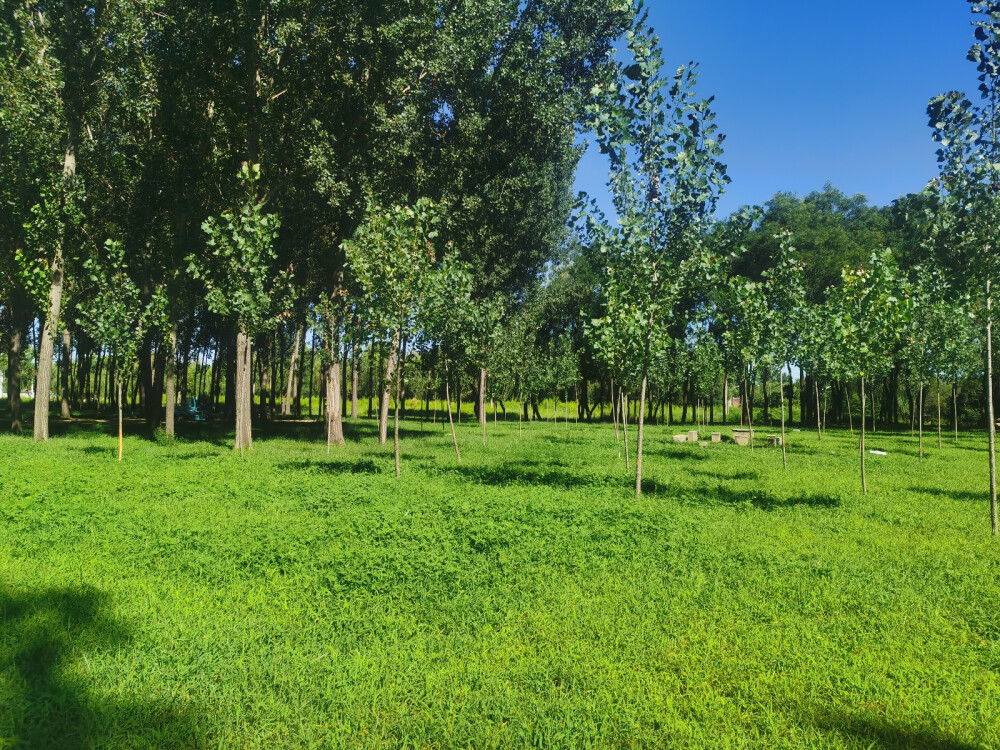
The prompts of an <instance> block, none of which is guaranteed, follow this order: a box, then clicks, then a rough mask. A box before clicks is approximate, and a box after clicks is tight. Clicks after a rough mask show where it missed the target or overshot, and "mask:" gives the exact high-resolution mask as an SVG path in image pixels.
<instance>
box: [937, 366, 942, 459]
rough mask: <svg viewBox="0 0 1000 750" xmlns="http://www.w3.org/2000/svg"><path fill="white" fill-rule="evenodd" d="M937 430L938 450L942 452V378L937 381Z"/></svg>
mask: <svg viewBox="0 0 1000 750" xmlns="http://www.w3.org/2000/svg"><path fill="white" fill-rule="evenodd" d="M937 411H938V418H937V430H938V450H941V376H940V375H939V376H938V379H937Z"/></svg>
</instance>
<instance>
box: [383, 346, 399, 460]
mask: <svg viewBox="0 0 1000 750" xmlns="http://www.w3.org/2000/svg"><path fill="white" fill-rule="evenodd" d="M399 345H400V338H399V331H396V332H395V333H393V334H392V346H391V347H390V349H389V354H388V356H387V357H386V362H385V374H384V380H383V381H382V402H381V403H380V404H379V416H378V442H379V445H385V444H386V442H387V441H388V440H389V397H390V396H391V395H392V394H391V392H390V390H389V389H390V386H391V384H392V382H393V378H394V377H396V353H397V352H398V351H399Z"/></svg>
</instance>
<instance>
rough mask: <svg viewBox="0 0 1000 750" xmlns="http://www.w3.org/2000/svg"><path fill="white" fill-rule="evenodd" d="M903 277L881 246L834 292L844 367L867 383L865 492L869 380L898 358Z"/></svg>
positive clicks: (834, 325) (833, 320)
mask: <svg viewBox="0 0 1000 750" xmlns="http://www.w3.org/2000/svg"><path fill="white" fill-rule="evenodd" d="M898 277H899V270H898V268H897V266H896V261H895V259H894V258H893V256H892V252H891V251H889V250H878V251H875V252H872V253H871V255H870V256H869V258H868V261H867V262H866V263H865V264H864V265H862V266H861V267H859V268H853V269H852V268H848V269H845V270H844V272H843V279H844V283H843V285H842V286H841V287H839V288H836V289H831V290H830V292H829V295H830V302H831V305H830V308H831V313H832V314H831V316H830V320H829V324H830V327H831V330H832V333H833V335H834V337H835V339H836V340H837V341H838V342H839V343H840V344H841V346H842V349H843V352H844V355H845V356H844V357H843V363H844V365H843V366H844V368H845V370H847V371H850V372H851V374H852V375H853V376H855V377H858V378H860V382H861V444H860V450H861V491H862V492H865V493H867V492H868V478H867V476H866V473H865V384H866V381H867V380H868V379H870V378H872V377H874V376H876V375H880V374H883V373H885V372H886V371H887V370H888V368H889V366H890V365H891V362H892V358H891V356H890V353H891V352H892V350H893V349H894V346H895V341H896V339H897V338H898V336H899V327H900V323H901V306H900V301H899V296H898V286H897V284H898Z"/></svg>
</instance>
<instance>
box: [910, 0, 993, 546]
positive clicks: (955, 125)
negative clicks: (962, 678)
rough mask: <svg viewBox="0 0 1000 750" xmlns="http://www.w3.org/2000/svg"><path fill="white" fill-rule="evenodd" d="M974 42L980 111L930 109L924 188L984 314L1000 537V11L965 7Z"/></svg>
mask: <svg viewBox="0 0 1000 750" xmlns="http://www.w3.org/2000/svg"><path fill="white" fill-rule="evenodd" d="M969 5H970V6H971V9H972V12H973V13H974V14H976V15H977V20H976V21H974V22H973V26H974V28H975V37H976V42H975V44H973V46H972V48H971V49H970V50H969V54H968V59H969V60H970V61H972V62H974V63H976V64H977V70H978V71H979V93H980V95H981V104H980V105H978V106H976V105H973V104H972V102H971V101H969V100H968V99H966V98H965V95H964V94H962V93H960V92H958V91H951V92H949V93H947V94H941V95H939V96H937V97H935V98H933V99H931V101H930V103H929V104H928V106H927V114H928V116H929V118H930V126H931V127H932V128H933V129H934V140H935V141H936V142H937V143H939V144H940V146H941V148H940V149H938V169H939V176H938V178H937V180H935V181H934V182H932V183H931V185H929V186H928V188H927V191H926V193H927V195H929V196H931V197H932V198H933V199H934V201H935V207H936V217H937V219H936V221H935V222H934V227H933V229H934V233H935V234H936V235H937V236H938V237H942V236H943V237H945V240H944V243H943V244H944V245H945V249H946V252H947V253H949V254H951V255H953V256H955V257H956V258H957V259H958V261H959V262H957V263H955V264H954V266H955V267H958V268H962V269H964V270H965V273H964V274H963V276H964V279H963V281H965V282H966V283H968V284H969V286H970V287H971V288H975V289H976V290H977V294H976V296H977V297H978V298H979V299H981V300H982V307H983V308H984V314H983V323H984V325H985V339H986V341H985V344H986V351H985V355H986V418H987V431H988V438H989V466H990V489H989V493H990V520H991V525H992V530H993V535H994V536H997V535H998V534H1000V514H998V507H997V467H996V415H995V410H994V402H993V388H994V383H993V282H994V280H995V274H996V270H995V265H996V254H997V251H998V249H1000V191H998V186H1000V132H998V131H1000V6H998V5H996V4H995V3H993V2H980V0H969Z"/></svg>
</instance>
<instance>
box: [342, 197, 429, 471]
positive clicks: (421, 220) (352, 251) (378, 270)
mask: <svg viewBox="0 0 1000 750" xmlns="http://www.w3.org/2000/svg"><path fill="white" fill-rule="evenodd" d="M440 222H441V212H440V209H439V208H438V207H437V206H436V205H435V204H434V203H433V201H431V200H429V199H427V198H421V199H420V200H418V201H417V202H416V203H415V204H414V205H412V206H393V207H392V208H389V209H382V208H380V207H375V208H373V209H371V210H369V212H368V216H367V217H366V219H365V221H364V223H363V224H362V225H361V226H360V227H359V228H358V230H357V232H355V235H354V238H353V239H351V240H348V241H345V242H344V244H343V247H344V252H345V254H346V256H347V262H348V265H349V266H350V268H351V270H352V272H353V273H354V277H355V279H356V281H357V283H358V285H359V286H360V288H361V289H362V292H363V294H364V296H365V298H366V300H367V303H368V308H369V310H370V311H371V315H372V319H373V320H375V321H376V326H377V327H378V328H381V329H383V330H388V331H390V332H391V339H392V352H391V353H390V356H391V357H392V358H394V361H395V362H396V363H397V364H395V366H393V367H391V368H389V372H391V376H392V383H391V385H392V387H393V392H394V395H395V404H396V406H395V414H394V418H393V422H394V427H393V433H394V434H393V446H394V448H395V458H396V476H397V477H398V476H399V475H400V457H399V404H400V399H401V397H402V393H401V388H400V386H401V383H402V373H403V368H404V366H405V360H404V356H405V353H406V352H405V350H404V348H403V347H404V342H405V341H406V340H407V338H409V336H410V335H411V334H412V333H413V332H414V331H415V330H416V325H417V313H418V310H419V307H420V300H421V296H422V290H423V284H424V283H426V281H427V279H428V276H429V275H430V272H431V270H432V269H433V267H434V264H435V254H434V244H433V240H435V239H436V238H437V236H438V230H437V226H438V224H439V223H440Z"/></svg>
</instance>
